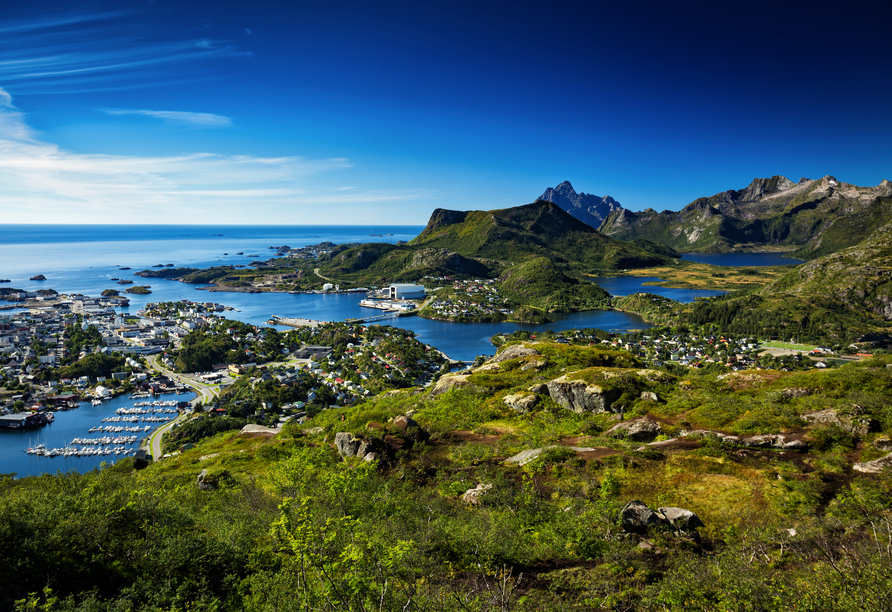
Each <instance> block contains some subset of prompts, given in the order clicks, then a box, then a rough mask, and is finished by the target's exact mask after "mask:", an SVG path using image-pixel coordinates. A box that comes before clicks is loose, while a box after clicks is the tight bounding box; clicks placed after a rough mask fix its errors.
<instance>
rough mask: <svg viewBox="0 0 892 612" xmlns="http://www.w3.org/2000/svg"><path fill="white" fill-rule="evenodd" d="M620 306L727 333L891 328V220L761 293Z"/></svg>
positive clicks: (807, 334)
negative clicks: (685, 301)
mask: <svg viewBox="0 0 892 612" xmlns="http://www.w3.org/2000/svg"><path fill="white" fill-rule="evenodd" d="M616 305H617V307H619V308H621V309H623V310H627V311H630V312H636V313H638V314H640V315H642V316H643V317H645V318H646V319H647V320H649V321H651V322H655V323H661V324H672V325H694V326H711V327H712V328H714V329H716V330H719V331H722V332H724V333H740V334H752V335H759V336H782V337H798V338H799V339H801V340H810V341H814V342H825V341H827V342H830V341H833V342H844V341H845V342H851V341H853V340H858V339H859V338H863V337H865V336H873V335H889V334H890V333H892V223H888V224H886V225H884V226H883V227H881V228H880V229H878V230H877V231H875V232H874V233H873V234H871V235H870V236H869V237H868V238H867V239H866V240H864V241H863V242H861V243H860V244H859V245H857V246H854V247H849V248H847V249H844V250H842V251H840V252H838V253H832V254H830V255H825V256H824V257H820V258H818V259H816V260H814V261H811V262H807V263H804V264H802V265H799V266H797V267H796V268H794V269H792V270H791V271H790V272H788V273H786V274H785V275H784V276H782V277H780V278H779V279H777V280H776V281H774V282H772V283H770V284H768V285H766V286H765V287H763V288H761V289H759V290H758V291H752V290H746V291H742V292H737V293H733V294H729V295H724V296H719V297H717V298H712V299H708V300H697V301H695V302H693V303H690V304H679V303H677V302H673V301H672V300H668V299H666V298H660V297H658V296H654V295H650V294H636V295H632V296H627V297H625V298H622V299H620V300H618V301H617V303H616Z"/></svg>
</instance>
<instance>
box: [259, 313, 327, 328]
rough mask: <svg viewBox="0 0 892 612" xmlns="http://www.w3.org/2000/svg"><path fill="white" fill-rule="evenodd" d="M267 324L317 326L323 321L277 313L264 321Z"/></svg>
mask: <svg viewBox="0 0 892 612" xmlns="http://www.w3.org/2000/svg"><path fill="white" fill-rule="evenodd" d="M266 323H267V324H268V325H285V326H287V327H318V326H319V325H321V324H322V323H324V321H316V320H314V319H296V318H290V317H280V316H279V315H272V316H270V318H269V321H267V322H266Z"/></svg>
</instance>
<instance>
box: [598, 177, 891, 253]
mask: <svg viewBox="0 0 892 612" xmlns="http://www.w3.org/2000/svg"><path fill="white" fill-rule="evenodd" d="M890 220H892V184H890V183H889V181H883V182H882V183H881V184H880V185H878V186H877V187H858V186H855V185H850V184H847V183H841V182H839V181H837V180H836V179H834V178H833V177H829V176H828V177H824V178H823V179H819V180H809V179H802V180H801V181H800V182H799V183H798V184H794V183H792V182H791V181H789V180H787V179H785V178H784V177H779V176H775V177H772V178H770V179H755V180H754V181H753V182H752V183H751V184H750V185H749V186H748V187H747V188H746V189H742V190H731V191H725V192H722V193H719V194H716V195H714V196H711V197H708V198H699V199H697V200H695V201H693V202H691V203H690V204H689V205H688V206H686V207H685V208H683V209H682V210H680V211H678V212H673V211H663V212H661V213H658V212H656V211H655V210H652V209H647V210H645V211H643V212H640V213H634V212H631V211H627V210H619V211H615V212H614V213H612V214H611V216H610V217H608V218H607V219H606V220H605V221H604V223H603V224H602V225H601V227H600V228H599V229H600V230H601V231H602V232H604V233H605V234H607V235H610V236H612V237H614V238H618V239H620V240H634V239H637V238H645V239H648V240H651V241H654V242H661V243H663V244H667V245H669V246H671V247H673V248H675V249H677V250H679V251H682V252H713V253H717V252H730V251H746V250H765V249H768V250H783V251H792V252H793V256H795V257H798V258H802V259H814V258H816V257H820V256H823V255H826V254H829V253H832V252H836V251H838V250H840V249H843V248H847V247H850V246H853V245H855V244H857V243H859V242H860V241H862V240H864V239H865V238H866V237H867V236H869V235H870V234H871V233H872V232H873V231H875V230H876V229H878V228H879V227H880V226H882V225H883V224H885V223H888V222H889V221H890Z"/></svg>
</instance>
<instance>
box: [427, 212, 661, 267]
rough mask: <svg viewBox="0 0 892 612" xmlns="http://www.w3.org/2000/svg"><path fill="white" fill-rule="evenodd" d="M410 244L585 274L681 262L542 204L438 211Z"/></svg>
mask: <svg viewBox="0 0 892 612" xmlns="http://www.w3.org/2000/svg"><path fill="white" fill-rule="evenodd" d="M410 244H411V245H413V246H422V245H423V246H433V247H445V248H449V249H452V250H454V251H455V252H457V253H460V254H462V255H464V256H466V257H474V258H483V259H485V260H492V261H496V262H499V263H500V264H501V265H502V266H505V265H507V264H513V263H518V262H520V261H524V260H526V259H530V258H533V257H548V258H549V259H551V260H552V261H554V262H556V263H559V264H562V265H563V266H565V267H566V268H567V269H572V270H574V271H577V272H585V273H596V272H598V271H605V270H608V271H609V270H618V269H624V268H645V267H649V266H655V265H661V264H666V263H667V262H668V261H670V260H671V258H672V256H673V255H674V256H676V257H677V254H676V253H674V252H672V251H666V249H665V247H657V246H656V245H649V244H647V243H639V244H629V243H624V242H621V241H618V240H613V239H611V238H608V237H606V236H604V235H602V234H600V233H598V232H597V231H595V230H594V229H592V228H591V227H590V226H589V225H586V224H585V223H583V222H581V221H579V220H577V219H575V218H574V217H572V216H571V215H570V214H569V213H567V212H565V211H563V210H562V209H561V208H560V207H558V206H557V205H556V204H554V203H552V202H546V201H543V200H539V201H537V202H534V203H533V204H527V205H524V206H516V207H513V208H505V209H501V210H490V211H480V210H475V211H465V212H463V211H451V210H443V209H437V210H435V211H434V212H433V214H432V215H431V218H430V221H428V224H427V227H425V229H424V231H422V232H421V234H420V235H419V236H418V237H417V238H415V239H414V240H412V242H411V243H410ZM667 253H668V254H667Z"/></svg>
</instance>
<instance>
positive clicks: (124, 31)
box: [0, 11, 252, 94]
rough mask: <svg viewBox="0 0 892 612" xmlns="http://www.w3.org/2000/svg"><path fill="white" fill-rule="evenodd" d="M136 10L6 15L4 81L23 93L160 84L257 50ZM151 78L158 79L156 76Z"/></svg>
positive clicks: (0, 74) (1, 26) (0, 36)
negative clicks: (157, 22)
mask: <svg viewBox="0 0 892 612" xmlns="http://www.w3.org/2000/svg"><path fill="white" fill-rule="evenodd" d="M138 16H139V15H136V14H134V13H133V12H129V11H117V12H105V13H99V12H93V13H91V12H84V13H80V14H74V13H69V14H64V15H60V16H56V17H38V18H32V19H30V20H28V19H18V20H5V21H4V20H0V58H2V59H0V84H3V85H4V86H5V87H7V88H10V89H11V90H12V91H13V92H15V93H16V94H23V93H46V92H54V93H55V92H65V91H66V90H77V91H83V90H84V89H85V87H104V86H105V85H107V84H108V82H113V83H114V84H115V85H116V86H118V87H126V86H135V85H141V86H144V87H145V86H157V85H158V84H160V83H164V82H167V81H172V80H177V79H178V78H181V77H182V76H183V75H184V74H196V73H198V68H199V66H200V67H201V73H202V75H203V76H205V77H206V76H207V74H206V73H207V72H208V70H209V69H210V68H211V66H212V65H213V64H211V63H209V62H212V60H222V59H224V58H235V57H245V56H250V55H252V53H251V51H250V50H246V49H242V48H240V47H238V46H236V45H234V44H232V43H231V42H229V41H226V40H216V39H212V38H208V37H206V36H204V37H202V38H200V39H195V38H191V37H189V36H187V35H185V34H182V35H177V34H175V33H171V32H169V31H168V30H167V29H165V28H160V27H158V28H151V27H148V26H146V24H145V20H142V19H134V17H138ZM148 77H151V78H148Z"/></svg>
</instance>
